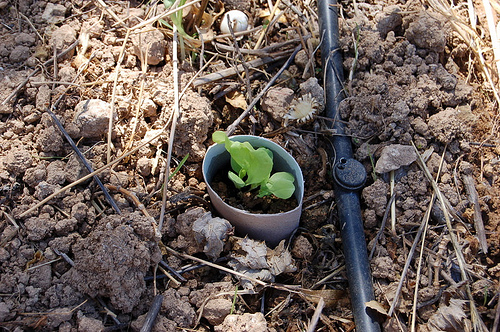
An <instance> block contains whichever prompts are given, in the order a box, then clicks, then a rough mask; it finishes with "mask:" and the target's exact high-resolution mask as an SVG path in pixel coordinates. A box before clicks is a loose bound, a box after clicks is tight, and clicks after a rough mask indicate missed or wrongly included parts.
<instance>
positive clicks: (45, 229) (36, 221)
mask: <svg viewBox="0 0 500 332" xmlns="http://www.w3.org/2000/svg"><path fill="white" fill-rule="evenodd" d="M24 226H25V227H26V234H27V237H28V239H29V240H31V241H40V240H43V239H45V238H46V237H48V236H50V234H51V233H52V223H51V221H50V220H47V219H42V218H37V217H31V218H29V219H28V220H26V222H25V223H24Z"/></svg>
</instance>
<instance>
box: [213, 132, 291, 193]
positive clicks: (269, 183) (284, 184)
mask: <svg viewBox="0 0 500 332" xmlns="http://www.w3.org/2000/svg"><path fill="white" fill-rule="evenodd" d="M212 139H213V141H214V142H216V143H219V144H224V146H225V148H226V150H227V151H228V152H229V154H230V155H231V168H232V169H233V171H234V172H231V171H230V172H229V173H228V177H229V179H231V181H232V182H233V183H234V185H235V186H236V187H237V188H243V187H245V186H250V188H251V189H254V188H257V187H259V186H260V189H259V196H261V197H262V196H265V195H270V194H274V195H275V196H276V197H279V198H284V199H287V198H290V197H291V196H292V195H293V193H294V192H295V186H294V185H293V181H294V177H293V175H292V174H290V173H286V172H278V173H275V174H274V175H273V176H271V171H272V169H273V153H272V151H271V150H269V149H267V148H265V147H260V148H257V149H255V148H254V147H253V146H252V145H251V144H250V143H249V142H237V141H231V140H230V139H229V137H227V135H226V133H224V132H222V131H216V132H214V133H213V134H212Z"/></svg>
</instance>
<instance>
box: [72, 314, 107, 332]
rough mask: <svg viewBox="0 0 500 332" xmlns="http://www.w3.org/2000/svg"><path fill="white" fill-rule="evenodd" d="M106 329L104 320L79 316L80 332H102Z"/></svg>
mask: <svg viewBox="0 0 500 332" xmlns="http://www.w3.org/2000/svg"><path fill="white" fill-rule="evenodd" d="M103 330H104V324H103V322H102V321H100V320H98V319H95V318H90V317H85V316H83V315H82V317H79V318H78V332H100V331H103Z"/></svg>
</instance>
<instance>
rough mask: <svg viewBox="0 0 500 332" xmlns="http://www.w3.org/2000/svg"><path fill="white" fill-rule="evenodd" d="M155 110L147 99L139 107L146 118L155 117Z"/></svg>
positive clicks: (151, 102)
mask: <svg viewBox="0 0 500 332" xmlns="http://www.w3.org/2000/svg"><path fill="white" fill-rule="evenodd" d="M156 108H157V106H156V104H155V102H154V101H152V100H151V99H148V98H146V99H144V101H143V102H142V105H141V111H142V112H143V114H144V116H145V117H146V118H148V117H151V116H156Z"/></svg>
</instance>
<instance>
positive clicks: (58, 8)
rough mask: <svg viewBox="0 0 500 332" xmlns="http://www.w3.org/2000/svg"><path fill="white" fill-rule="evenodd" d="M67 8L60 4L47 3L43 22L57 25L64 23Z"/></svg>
mask: <svg viewBox="0 0 500 332" xmlns="http://www.w3.org/2000/svg"><path fill="white" fill-rule="evenodd" d="M65 13H66V7H64V6H63V5H60V4H57V5H56V4H53V3H50V2H49V3H47V6H46V7H45V10H44V12H43V14H42V20H44V21H45V22H47V23H51V24H55V23H60V22H62V21H64V14H65Z"/></svg>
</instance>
